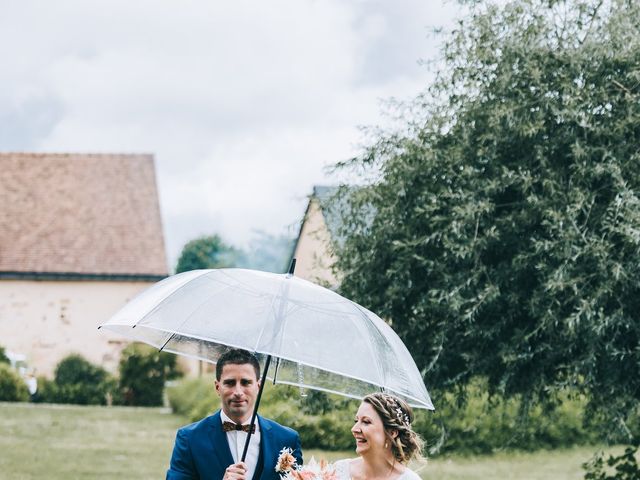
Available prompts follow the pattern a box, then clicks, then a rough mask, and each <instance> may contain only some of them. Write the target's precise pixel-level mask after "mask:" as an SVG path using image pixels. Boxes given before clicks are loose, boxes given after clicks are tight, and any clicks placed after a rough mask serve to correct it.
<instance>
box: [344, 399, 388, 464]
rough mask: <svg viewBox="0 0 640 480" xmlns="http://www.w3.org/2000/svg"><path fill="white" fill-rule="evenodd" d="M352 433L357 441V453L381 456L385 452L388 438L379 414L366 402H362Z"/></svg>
mask: <svg viewBox="0 0 640 480" xmlns="http://www.w3.org/2000/svg"><path fill="white" fill-rule="evenodd" d="M351 433H352V434H353V436H354V438H355V439H356V453H357V454H358V455H364V454H369V453H373V454H380V453H381V452H383V451H384V450H385V447H384V444H385V443H386V441H387V436H386V434H385V431H384V425H383V424H382V419H381V418H380V415H378V412H376V411H375V409H374V408H373V407H372V406H371V405H369V404H368V403H366V402H362V403H361V404H360V407H359V408H358V411H357V413H356V418H355V423H354V425H353V427H352V428H351Z"/></svg>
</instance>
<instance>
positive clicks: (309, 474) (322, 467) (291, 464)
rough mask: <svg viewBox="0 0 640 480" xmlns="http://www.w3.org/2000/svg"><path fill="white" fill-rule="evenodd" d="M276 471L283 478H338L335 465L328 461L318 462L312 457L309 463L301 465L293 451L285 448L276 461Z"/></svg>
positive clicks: (291, 479)
mask: <svg viewBox="0 0 640 480" xmlns="http://www.w3.org/2000/svg"><path fill="white" fill-rule="evenodd" d="M276 472H278V473H279V474H280V478H281V480H338V474H337V473H336V469H335V467H334V466H333V465H331V464H330V463H328V462H327V461H325V460H324V459H323V460H320V461H319V462H316V461H315V459H314V458H313V457H312V458H311V461H310V462H309V464H308V465H305V466H303V467H301V466H300V465H298V464H297V462H296V459H295V457H294V456H293V451H292V450H291V449H290V448H283V449H282V450H281V451H280V456H279V457H278V461H277V462H276Z"/></svg>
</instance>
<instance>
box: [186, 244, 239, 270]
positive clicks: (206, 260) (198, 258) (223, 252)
mask: <svg viewBox="0 0 640 480" xmlns="http://www.w3.org/2000/svg"><path fill="white" fill-rule="evenodd" d="M242 259H243V253H242V252H241V251H240V250H237V249H235V248H234V247H232V246H230V245H227V244H226V243H225V242H224V241H223V240H222V239H221V238H220V237H219V236H218V235H210V236H205V237H199V238H196V239H195V240H191V241H190V242H188V243H187V244H186V245H185V246H184V248H183V249H182V253H180V258H178V264H177V266H176V273H181V272H186V271H189V270H197V269H200V268H225V267H234V266H237V264H238V263H240V262H241V261H242Z"/></svg>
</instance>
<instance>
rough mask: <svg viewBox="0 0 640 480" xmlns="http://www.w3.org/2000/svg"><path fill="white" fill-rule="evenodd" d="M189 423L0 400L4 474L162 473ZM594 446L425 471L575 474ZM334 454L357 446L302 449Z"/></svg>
mask: <svg viewBox="0 0 640 480" xmlns="http://www.w3.org/2000/svg"><path fill="white" fill-rule="evenodd" d="M185 423H187V422H186V420H185V419H184V418H182V417H178V416H175V415H171V414H168V413H166V412H165V411H163V410H161V409H153V408H122V407H110V408H108V407H80V406H56V405H33V404H15V403H0V478H2V479H7V480H9V479H36V478H37V479H42V478H46V479H48V480H63V479H83V480H90V479H106V478H110V479H119V480H124V479H127V480H135V479H161V478H164V474H165V471H166V469H167V466H168V463H169V457H170V455H171V449H172V447H173V440H174V438H175V431H176V429H177V428H178V427H179V426H181V425H183V424H185ZM596 449H597V448H596V447H580V448H574V449H569V450H556V451H549V452H547V451H542V452H536V453H514V452H510V453H499V454H496V455H491V456H481V457H451V458H435V459H431V460H429V461H428V463H427V464H426V465H424V466H423V467H422V468H421V469H420V474H421V475H422V477H423V478H424V479H434V480H436V479H437V480H463V479H480V480H483V479H487V480H489V479H491V480H496V479H511V478H514V479H526V480H537V479H545V480H568V479H573V480H578V479H581V478H583V476H584V473H583V471H582V469H581V464H582V463H583V462H585V461H587V460H588V459H589V458H591V456H592V455H593V453H594V451H595V450H596ZM311 456H315V458H316V459H320V458H325V459H327V460H336V459H339V458H345V457H353V456H355V454H354V453H353V452H323V451H319V450H309V451H305V458H306V459H309V458H311Z"/></svg>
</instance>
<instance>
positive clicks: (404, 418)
mask: <svg viewBox="0 0 640 480" xmlns="http://www.w3.org/2000/svg"><path fill="white" fill-rule="evenodd" d="M395 410H396V417H397V418H398V420H399V421H400V422H401V423H404V424H405V426H406V427H407V428H409V427H410V426H411V420H409V415H407V414H406V413H404V412H403V411H402V408H400V406H399V405H398V406H397V407H396V409H395Z"/></svg>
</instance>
